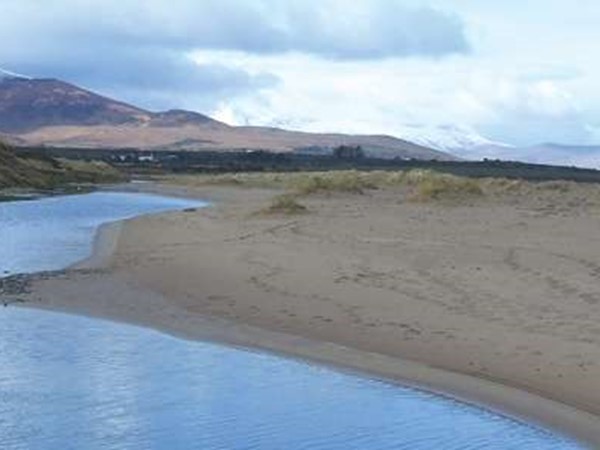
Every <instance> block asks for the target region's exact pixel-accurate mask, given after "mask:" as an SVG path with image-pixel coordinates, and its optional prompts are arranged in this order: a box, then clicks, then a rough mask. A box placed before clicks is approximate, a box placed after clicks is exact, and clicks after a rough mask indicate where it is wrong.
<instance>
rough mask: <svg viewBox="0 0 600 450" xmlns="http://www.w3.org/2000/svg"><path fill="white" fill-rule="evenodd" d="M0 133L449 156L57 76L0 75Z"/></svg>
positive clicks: (149, 145)
mask: <svg viewBox="0 0 600 450" xmlns="http://www.w3.org/2000/svg"><path fill="white" fill-rule="evenodd" d="M2 134H3V135H4V138H5V139H8V140H9V141H10V142H13V143H15V144H17V143H18V144H19V145H47V146H70V147H90V148H91V147H94V148H126V147H127V148H131V147H133V148H140V149H153V150H155V149H158V150H223V151H226V150H241V149H252V150H269V151H275V152H288V151H294V150H300V149H306V148H310V149H313V150H314V149H315V148H316V149H320V150H321V151H327V149H331V148H334V147H337V146H339V145H361V146H362V147H363V148H365V150H366V151H367V152H368V153H371V154H374V155H377V156H383V157H402V158H418V159H440V160H447V159H454V157H452V156H451V155H448V154H446V153H443V152H439V151H436V150H433V149H429V148H426V147H422V146H419V145H416V144H413V143H411V142H408V141H404V140H402V139H397V138H394V137H391V136H352V135H344V134H315V133H304V132H295V131H286V130H282V129H276V128H263V127H231V126H228V125H226V124H224V123H221V122H218V121H216V120H213V119H211V118H210V117H208V116H205V115H202V114H198V113H195V112H190V111H183V110H172V111H166V112H150V111H147V110H144V109H141V108H138V107H135V106H132V105H128V104H126V103H123V102H119V101H116V100H113V99H110V98H107V97H104V96H101V95H98V94H95V93H93V92H91V91H88V90H85V89H82V88H79V87H77V86H75V85H72V84H69V83H65V82H63V81H59V80H53V79H26V78H21V77H4V78H0V135H2Z"/></svg>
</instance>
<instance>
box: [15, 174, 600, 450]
mask: <svg viewBox="0 0 600 450" xmlns="http://www.w3.org/2000/svg"><path fill="white" fill-rule="evenodd" d="M138 189H146V190H151V189H158V190H159V192H162V193H174V194H178V195H187V196H195V197H198V198H203V199H208V200H210V201H212V202H213V203H214V204H213V206H211V207H209V208H205V209H198V210H191V211H182V212H177V213H169V214H161V215H156V216H149V217H143V218H139V219H134V220H131V221H127V222H125V223H124V224H112V225H110V226H107V227H105V228H104V229H103V232H102V233H101V234H100V237H99V240H98V242H97V246H96V247H97V252H96V255H95V257H93V258H91V259H90V260H88V261H86V262H85V263H84V264H81V265H79V266H78V267H76V268H73V269H72V270H69V271H65V272H63V273H60V274H58V275H41V276H37V277H33V278H32V280H31V282H30V286H29V292H28V293H22V294H20V295H19V298H21V299H23V300H25V301H26V302H27V304H28V305H29V306H34V307H40V308H49V309H56V310H61V311H68V312H73V313H78V314H88V315H94V316H99V317H106V318H110V319H114V320H120V321H125V322H130V323H134V324H139V325H144V326H150V327H154V328H158V329H161V330H164V331H167V332H170V333H173V334H176V335H179V336H183V337H187V338H192V339H207V340H215V341H219V342H226V343H229V344H231V345H237V346H242V347H249V348H260V349H266V350H269V351H274V352H279V353H284V354H287V355H290V356H294V357H299V358H306V359H309V360H313V361H319V362H322V363H325V364H332V365H336V366H341V367H345V368H348V369H351V370H358V371H361V372H365V373H369V374H372V375H374V376H381V377H383V378H386V379H391V380H397V381H400V382H403V383H407V384H411V385H414V386H418V387H423V388H426V389H429V390H434V391H437V392H442V393H446V394H448V395H452V396H456V397H458V398H461V399H465V400H467V401H471V402H474V403H480V404H484V405H488V406H491V407H492V408H494V409H496V410H498V411H501V412H505V413H508V414H512V415H515V416H519V417H524V418H527V419H529V420H532V421H537V422H539V423H542V424H544V425H547V426H551V427H553V428H555V429H558V430H560V431H563V432H566V433H570V434H572V435H575V436H578V437H580V438H581V439H582V440H584V441H585V442H587V443H589V444H591V445H592V446H594V447H596V448H600V325H599V323H600V259H599V251H600V234H598V230H599V229H600V204H599V203H597V201H596V198H600V196H599V197H596V196H598V192H599V191H598V188H597V187H595V186H592V185H590V186H584V185H577V186H575V185H574V186H573V187H572V188H569V189H568V190H567V192H562V191H559V190H555V189H547V190H539V191H536V193H535V195H533V194H532V195H530V196H522V195H521V196H514V197H510V196H506V197H503V198H500V199H487V198H484V199H475V200H472V201H468V202H457V203H456V202H455V203H452V202H414V201H408V200H407V199H406V196H405V192H403V191H402V190H399V189H393V188H390V189H379V190H369V191H367V192H365V193H363V194H362V195H358V194H344V193H330V194H319V195H313V196H310V197H308V198H306V199H303V203H304V204H305V205H306V206H307V207H308V212H307V213H306V214H299V215H285V214H283V215H264V214H256V212H257V211H259V210H261V208H264V206H265V205H266V204H268V202H269V199H270V198H271V197H272V196H273V195H274V192H273V191H272V190H269V189H249V188H246V189H243V188H234V187H226V186H206V187H194V188H192V187H187V188H182V187H168V186H162V187H152V186H146V187H138ZM13 297H14V296H13Z"/></svg>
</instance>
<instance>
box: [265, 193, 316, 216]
mask: <svg viewBox="0 0 600 450" xmlns="http://www.w3.org/2000/svg"><path fill="white" fill-rule="evenodd" d="M260 212H261V213H262V214H266V215H272V214H285V215H295V214H304V213H306V212H308V208H307V207H306V206H304V205H303V204H301V203H300V202H299V201H298V197H297V196H295V195H293V194H281V195H277V196H275V197H273V198H272V199H271V203H270V205H269V206H268V207H266V208H264V209H263V210H262V211H260Z"/></svg>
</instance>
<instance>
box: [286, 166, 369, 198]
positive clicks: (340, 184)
mask: <svg viewBox="0 0 600 450" xmlns="http://www.w3.org/2000/svg"><path fill="white" fill-rule="evenodd" d="M288 188H289V189H291V190H293V191H294V192H296V193H298V194H300V195H311V194H317V193H331V192H346V193H352V194H362V193H364V191H365V190H367V189H376V188H377V186H376V185H375V184H374V183H373V182H372V181H371V180H370V179H369V175H368V173H365V172H359V171H356V170H347V171H337V172H319V173H305V174H295V175H293V176H291V177H290V179H289V181H288Z"/></svg>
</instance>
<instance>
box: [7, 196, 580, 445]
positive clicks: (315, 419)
mask: <svg viewBox="0 0 600 450" xmlns="http://www.w3.org/2000/svg"><path fill="white" fill-rule="evenodd" d="M189 206H191V205H190V203H189V202H187V201H185V200H173V199H165V198H163V197H154V196H141V195H134V194H90V195H85V196H80V197H66V198H54V199H47V200H40V201H35V202H23V203H18V204H17V203H13V204H4V205H0V238H1V239H2V243H3V248H2V252H1V253H0V267H2V268H11V269H10V270H12V271H21V272H22V271H29V270H39V269H40V268H43V269H54V268H57V266H58V265H65V264H70V263H72V262H74V258H75V259H80V258H82V257H85V256H87V254H88V253H89V249H90V245H91V242H92V232H93V229H94V228H95V227H96V226H97V225H98V224H99V223H101V222H104V221H109V220H114V219H116V218H119V217H130V216H131V215H134V214H140V213H144V212H149V211H162V210H166V209H178V208H182V207H183V208H185V207H189ZM24 230H27V231H24ZM13 233H14V235H13ZM40 233H41V234H40ZM23 235H25V237H27V236H29V238H30V239H23V238H22V236H23ZM7 241H8V242H9V244H8V245H6V246H5V245H4V243H5V242H7ZM32 242H36V244H35V245H33V244H32ZM6 249H8V251H7V250H6ZM575 448H579V447H578V446H577V445H576V444H574V443H573V442H570V441H568V440H566V439H563V438H561V437H558V436H555V435H552V434H551V433H549V432H547V431H545V430H540V429H537V428H533V427H530V426H527V425H525V424H521V423H518V422H516V421H513V420H510V419H507V418H505V417H502V416H499V415H495V414H492V413H489V412H486V411H484V410H482V409H478V408H475V407H470V406H466V405H463V404H461V403H457V402H452V401H449V400H446V399H442V398H439V397H437V396H433V395H428V394H424V393H421V392H417V391H413V390H410V389H402V388H398V387H396V386H393V385H390V384H386V383H383V382H378V381H373V380H369V379H364V378H360V377H356V376H352V375H348V374H343V373H338V372H336V371H332V370H329V369H324V368H321V367H317V366H311V365H306V364H303V363H299V362H294V361H289V360H286V359H282V358H278V357H274V356H269V355H263V354H257V353H249V352H243V351H239V350H234V349H230V348H226V347H221V346H218V345H213V344H205V343H198V342H187V341H182V340H178V339H175V338H172V337H169V336H165V335H163V334H160V333H158V332H155V331H152V330H146V329H141V328H136V327H132V326H128V325H121V324H115V323H110V322H104V321H100V320H96V319H90V318H84V317H75V316H68V315H63V314H56V313H48V312H43V311H36V310H27V309H17V308H2V310H1V311H0V449H8V450H17V449H27V450H36V449H44V450H46V449H49V450H54V449H57V450H58V449H61V450H63V449H89V450H95V449H136V450H137V449H169V450H170V449H311V450H312V449H328V450H329V449H334V450H337V449H340V450H342V449H343V450H353V449H361V450H364V449H367V450H368V449H410V450H421V449H427V450H431V449H449V450H454V449H488V450H495V449H502V450H507V449H519V450H520V449H575Z"/></svg>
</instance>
